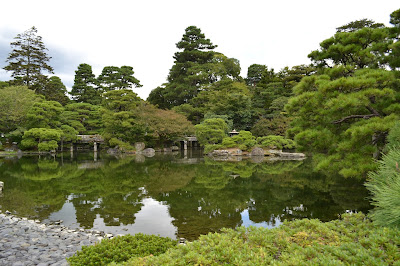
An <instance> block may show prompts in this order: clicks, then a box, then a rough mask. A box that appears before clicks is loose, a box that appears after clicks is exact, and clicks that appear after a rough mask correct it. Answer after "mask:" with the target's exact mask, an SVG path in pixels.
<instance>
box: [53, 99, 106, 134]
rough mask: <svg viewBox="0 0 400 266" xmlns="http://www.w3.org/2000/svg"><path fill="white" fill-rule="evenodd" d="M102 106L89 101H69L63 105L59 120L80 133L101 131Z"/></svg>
mask: <svg viewBox="0 0 400 266" xmlns="http://www.w3.org/2000/svg"><path fill="white" fill-rule="evenodd" d="M102 113H103V111H102V107H101V106H98V105H92V104H90V103H71V104H68V105H66V106H65V110H64V112H63V113H62V114H61V117H60V118H61V122H62V123H63V124H67V125H69V126H71V127H73V128H74V129H75V130H77V131H78V132H79V133H80V134H87V135H93V134H98V133H100V132H101V131H102V127H103V121H102Z"/></svg>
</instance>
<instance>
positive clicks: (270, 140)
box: [257, 135, 296, 150]
mask: <svg viewBox="0 0 400 266" xmlns="http://www.w3.org/2000/svg"><path fill="white" fill-rule="evenodd" d="M257 144H258V145H260V146H261V147H263V148H269V149H279V150H282V149H294V148H295V147H296V144H295V142H294V140H291V139H285V138H284V137H282V136H275V135H269V136H264V137H258V138H257Z"/></svg>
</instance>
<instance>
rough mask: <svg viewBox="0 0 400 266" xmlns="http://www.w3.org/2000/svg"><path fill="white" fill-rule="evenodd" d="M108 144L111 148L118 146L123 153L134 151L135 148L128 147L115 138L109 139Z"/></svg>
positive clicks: (127, 144) (128, 145) (125, 143)
mask: <svg viewBox="0 0 400 266" xmlns="http://www.w3.org/2000/svg"><path fill="white" fill-rule="evenodd" d="M108 144H110V146H111V147H116V146H118V147H119V148H120V149H122V150H124V151H133V150H135V147H133V146H132V145H130V144H129V143H127V142H124V141H122V140H119V139H117V138H111V139H110V140H109V141H108Z"/></svg>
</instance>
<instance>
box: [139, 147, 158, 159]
mask: <svg viewBox="0 0 400 266" xmlns="http://www.w3.org/2000/svg"><path fill="white" fill-rule="evenodd" d="M140 153H141V154H143V155H144V156H146V157H153V156H154V155H155V154H156V151H155V150H154V149H153V148H147V149H144V150H142V151H141V152H140Z"/></svg>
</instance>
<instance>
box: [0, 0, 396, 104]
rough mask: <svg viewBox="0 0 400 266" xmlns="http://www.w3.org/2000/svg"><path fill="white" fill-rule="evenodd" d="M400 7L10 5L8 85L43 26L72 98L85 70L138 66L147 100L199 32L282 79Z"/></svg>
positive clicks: (362, 3)
mask: <svg viewBox="0 0 400 266" xmlns="http://www.w3.org/2000/svg"><path fill="white" fill-rule="evenodd" d="M399 8H400V2H399V1H398V0H381V1H376V0H373V1H371V0H335V1H326V0H325V1H324V0H309V1H308V0H303V1H298V0H280V1H278V0H275V1H270V0H247V1H238V0H202V1H191V0H168V1H165V0H146V1H144V0H140V1H138V0H113V1H103V0H97V1H92V0H80V1H76V0H68V1H65V0H58V1H54V0H49V1H47V0H36V1H32V0H18V1H3V2H2V3H1V9H2V12H1V16H0V68H1V69H0V80H2V81H7V80H9V79H10V73H9V72H6V71H5V70H3V67H4V66H6V65H7V63H6V58H7V56H8V54H9V53H10V52H11V49H12V48H11V46H10V43H11V42H12V41H13V40H14V37H16V35H17V34H19V33H23V32H24V31H26V30H28V29H30V28H31V27H32V26H35V27H36V28H37V29H38V35H39V36H41V37H42V38H43V39H42V40H43V42H44V44H45V46H46V48H47V49H48V54H49V55H50V56H51V57H52V59H51V60H50V62H49V64H50V65H51V66H52V67H53V68H54V72H55V73H54V75H56V76H58V77H60V78H61V80H62V81H63V83H64V84H65V85H66V86H67V88H68V89H69V90H70V89H71V87H72V85H73V82H74V75H75V71H76V69H77V68H78V65H79V64H82V63H86V64H89V65H91V66H92V69H93V73H94V74H95V75H96V76H98V75H99V74H100V73H101V71H102V69H103V68H104V67H105V66H119V67H120V66H123V65H127V66H132V67H133V70H134V71H135V74H134V76H135V77H136V78H137V79H139V80H140V83H141V84H142V85H143V87H140V88H134V89H133V91H134V92H136V93H137V94H138V95H139V96H140V97H141V98H142V99H146V98H147V96H148V95H149V93H150V91H151V90H152V89H154V88H156V87H158V86H160V85H162V84H163V83H165V82H166V78H167V76H168V73H169V70H170V68H171V67H172V65H173V63H174V59H173V55H174V53H175V52H177V51H178V49H177V48H176V43H177V42H179V41H180V40H181V39H182V35H183V34H184V33H185V29H186V28H187V27H189V26H192V25H193V26H197V27H198V28H200V29H201V30H202V32H203V33H204V34H205V36H206V38H208V39H210V40H211V42H212V43H213V44H216V45H218V47H217V48H216V49H215V51H217V52H221V53H223V54H224V55H226V56H227V57H230V58H236V59H238V60H239V61H240V65H241V69H242V71H241V75H242V76H243V77H246V75H247V68H248V67H249V66H250V65H252V64H262V65H266V66H268V67H269V68H273V69H275V70H276V71H279V70H280V69H282V68H283V67H285V66H289V67H292V66H295V65H300V64H308V63H310V61H309V59H308V58H307V55H308V54H309V53H310V52H311V51H313V50H316V49H318V48H319V43H320V42H322V41H323V40H325V39H327V38H329V37H331V36H332V35H333V34H334V33H335V31H336V28H337V27H340V26H342V25H345V24H347V23H349V22H351V21H354V20H359V19H363V18H368V19H372V20H374V21H376V22H380V23H384V24H385V25H390V24H389V18H390V13H392V12H393V11H395V10H397V9H399Z"/></svg>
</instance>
